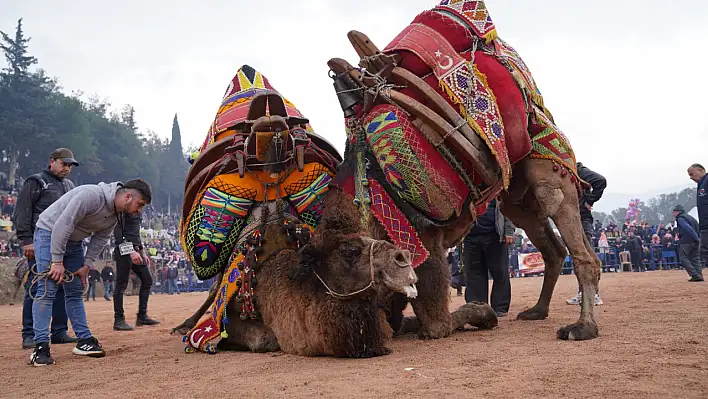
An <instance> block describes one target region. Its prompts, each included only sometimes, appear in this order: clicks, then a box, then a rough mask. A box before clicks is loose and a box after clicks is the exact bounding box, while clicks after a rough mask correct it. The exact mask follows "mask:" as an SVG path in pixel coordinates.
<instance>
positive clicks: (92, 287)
mask: <svg viewBox="0 0 708 399" xmlns="http://www.w3.org/2000/svg"><path fill="white" fill-rule="evenodd" d="M89 298H93V300H94V301H95V300H96V282H95V281H89V283H88V290H86V300H87V301H88V300H89Z"/></svg>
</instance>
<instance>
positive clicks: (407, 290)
mask: <svg viewBox="0 0 708 399" xmlns="http://www.w3.org/2000/svg"><path fill="white" fill-rule="evenodd" d="M409 269H410V271H409V272H408V273H405V275H404V276H400V277H399V276H397V277H394V278H392V277H390V276H389V275H388V273H386V272H384V273H383V283H384V284H385V285H386V286H387V287H388V288H389V289H390V290H391V291H394V292H400V293H401V294H405V295H406V296H407V297H408V298H411V299H413V298H416V297H417V296H418V288H417V287H416V286H415V283H416V282H417V281H418V277H417V276H416V275H415V271H413V268H409ZM397 274H401V273H400V269H399V273H397Z"/></svg>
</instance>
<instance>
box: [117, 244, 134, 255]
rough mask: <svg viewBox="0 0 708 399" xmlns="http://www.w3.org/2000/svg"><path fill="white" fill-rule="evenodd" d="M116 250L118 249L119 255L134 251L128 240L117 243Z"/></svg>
mask: <svg viewBox="0 0 708 399" xmlns="http://www.w3.org/2000/svg"><path fill="white" fill-rule="evenodd" d="M118 250H119V251H120V254H121V255H130V254H131V253H133V251H135V249H133V243H132V242H129V241H126V242H124V243H122V244H120V245H118Z"/></svg>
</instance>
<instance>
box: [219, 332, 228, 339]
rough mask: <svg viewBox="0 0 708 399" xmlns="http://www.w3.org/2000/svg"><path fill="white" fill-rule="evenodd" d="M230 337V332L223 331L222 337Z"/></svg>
mask: <svg viewBox="0 0 708 399" xmlns="http://www.w3.org/2000/svg"><path fill="white" fill-rule="evenodd" d="M228 337H229V333H227V332H226V330H224V331H222V332H221V338H223V339H226V338H228Z"/></svg>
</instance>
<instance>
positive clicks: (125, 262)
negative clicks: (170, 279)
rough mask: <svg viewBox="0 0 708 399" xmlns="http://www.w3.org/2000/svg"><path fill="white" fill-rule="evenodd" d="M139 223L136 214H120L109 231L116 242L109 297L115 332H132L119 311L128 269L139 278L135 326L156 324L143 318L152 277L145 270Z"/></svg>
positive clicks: (121, 308)
mask: <svg viewBox="0 0 708 399" xmlns="http://www.w3.org/2000/svg"><path fill="white" fill-rule="evenodd" d="M140 221H141V216H140V213H138V214H135V215H130V214H126V213H121V214H119V215H118V224H117V225H116V228H115V230H114V231H113V238H114V239H115V243H116V248H115V252H114V254H115V255H114V257H115V260H116V291H115V295H114V297H113V312H114V322H113V329H114V330H116V331H130V330H132V329H133V326H131V325H130V324H128V323H126V321H125V313H124V312H123V294H124V293H125V289H126V288H127V287H128V280H130V271H131V270H132V271H133V272H134V273H135V275H136V276H138V278H139V279H140V293H139V300H138V317H137V319H136V321H135V325H136V326H152V325H156V324H160V322H159V321H157V320H153V319H151V318H149V317H148V316H147V305H148V298H150V288H151V287H152V276H151V275H150V268H149V265H150V257H149V256H148V255H147V251H146V250H145V248H143V244H142V243H141V242H140Z"/></svg>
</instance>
